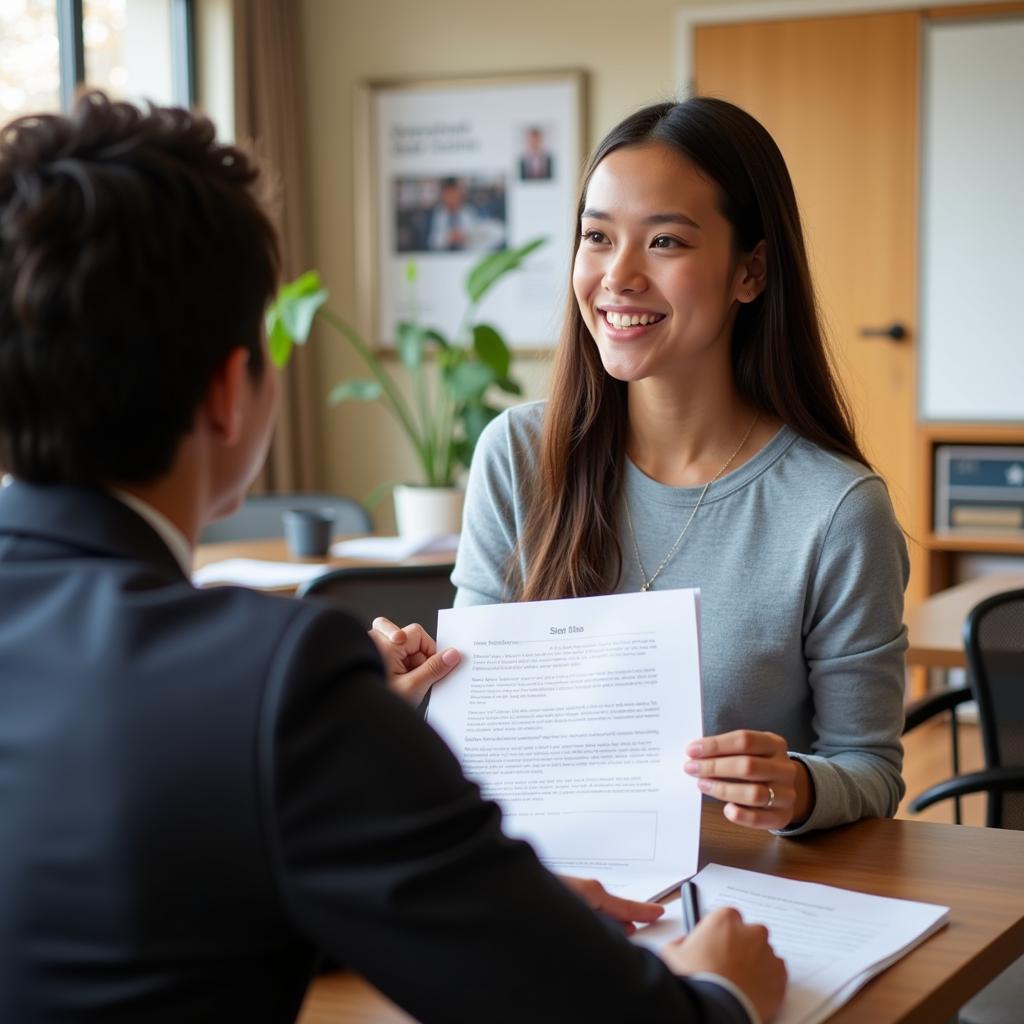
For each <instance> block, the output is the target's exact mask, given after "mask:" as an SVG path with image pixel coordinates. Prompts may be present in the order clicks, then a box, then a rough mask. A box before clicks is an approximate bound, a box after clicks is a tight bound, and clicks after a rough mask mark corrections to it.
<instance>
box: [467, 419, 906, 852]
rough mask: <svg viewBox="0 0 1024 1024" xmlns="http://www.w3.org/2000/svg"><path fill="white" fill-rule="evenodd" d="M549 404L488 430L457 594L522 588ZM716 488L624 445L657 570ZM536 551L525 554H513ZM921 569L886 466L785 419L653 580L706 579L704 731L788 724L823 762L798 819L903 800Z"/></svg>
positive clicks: (630, 491)
mask: <svg viewBox="0 0 1024 1024" xmlns="http://www.w3.org/2000/svg"><path fill="white" fill-rule="evenodd" d="M543 414H544V403H543V402H531V403H527V404H525V405H520V406H516V407H515V408H513V409H509V410H508V411H507V412H505V413H503V414H502V415H501V416H499V417H498V418H497V419H496V420H494V421H493V422H492V423H491V424H490V425H489V426H488V428H487V430H486V431H485V432H484V435H483V437H481V439H480V442H479V445H478V446H477V450H476V455H475V457H474V460H473V466H472V469H471V471H470V476H469V485H468V491H467V494H466V510H465V516H464V521H463V531H462V540H461V543H460V545H459V553H458V559H457V561H456V565H455V572H454V574H453V576H452V579H453V581H454V583H455V585H456V586H457V587H458V594H457V596H456V602H455V603H456V605H470V604H487V603H495V602H499V601H503V600H508V599H510V594H509V593H508V591H507V588H506V586H505V577H506V571H505V570H506V565H507V563H508V559H509V558H510V556H511V554H512V552H513V549H514V547H515V544H516V540H517V537H518V535H519V530H520V527H521V526H522V523H523V519H524V515H525V507H524V506H525V502H526V500H527V497H528V495H529V493H530V487H531V482H532V480H533V478H534V474H535V466H536V457H537V451H538V447H539V442H540V431H541V426H542V420H543ZM701 490H702V488H700V487H668V486H666V485H664V484H660V483H658V482H657V481H654V480H652V479H650V477H647V476H645V475H644V474H643V473H642V472H641V471H640V470H639V469H637V468H636V466H634V465H633V464H632V462H630V461H629V460H628V459H627V460H626V471H625V493H624V498H625V500H626V501H628V502H629V508H630V512H631V514H632V518H633V525H634V527H635V528H636V533H637V538H638V542H639V547H640V554H641V558H642V559H643V563H644V566H645V567H646V569H647V572H648V574H650V573H653V572H654V570H655V568H656V567H657V566H658V565H659V564H660V562H661V560H662V559H663V558H664V557H665V555H666V554H667V553H668V551H669V549H670V548H671V547H672V544H673V543H674V541H675V539H676V537H677V536H678V534H679V531H680V530H681V529H682V528H683V524H684V523H685V522H686V518H687V517H688V516H689V514H690V512H691V511H692V509H693V506H694V505H695V504H696V501H697V499H698V497H699V496H700V492H701ZM619 529H620V533H619V541H620V544H621V545H622V553H623V567H622V578H621V580H620V581H619V585H618V586H617V587H616V592H620V593H621V592H629V591H634V590H639V589H640V586H641V583H642V582H643V581H642V577H641V575H640V571H639V568H638V567H637V564H636V556H635V553H634V550H633V543H632V540H631V538H630V535H629V532H628V528H627V526H626V525H625V517H624V516H622V515H621V514H620V527H619ZM523 561H524V560H523ZM522 568H523V562H522V561H521V563H520V565H519V566H518V568H517V570H516V571H519V572H521V571H522ZM908 575H909V563H908V558H907V549H906V544H905V543H904V539H903V535H902V533H901V532H900V529H899V526H898V525H897V523H896V519H895V516H894V514H893V510H892V505H891V503H890V501H889V495H888V492H887V491H886V488H885V485H884V484H883V483H882V481H881V480H880V479H879V477H877V476H875V475H874V474H872V473H870V472H869V471H868V470H867V469H865V468H864V467H863V466H862V465H860V464H859V463H857V462H854V461H852V460H850V459H847V458H844V457H843V456H840V455H836V454H834V453H832V452H828V451H825V450H824V449H822V448H820V447H818V446H817V445H815V444H812V443H811V442H809V441H807V440H804V439H803V438H801V437H799V436H798V435H796V434H795V433H794V432H793V431H791V430H790V429H789V428H788V427H783V428H782V429H781V430H780V431H779V432H778V433H777V434H776V435H775V437H773V438H772V440H771V441H769V442H768V444H767V445H765V447H764V448H762V449H761V451H760V452H758V453H757V454H756V455H755V456H754V457H753V458H752V459H751V460H750V461H749V462H747V463H745V464H744V465H742V466H740V467H739V468H738V469H737V470H735V471H734V472H732V473H728V474H726V475H725V476H723V477H722V478H721V479H719V480H717V481H715V483H713V484H712V485H711V487H710V488H708V492H707V496H706V497H705V498H704V502H703V504H702V505H701V507H700V509H698V511H697V514H696V516H695V517H694V520H693V523H692V524H691V526H690V529H689V530H688V532H687V534H686V536H685V538H684V539H683V543H682V545H681V546H680V548H679V550H678V551H677V552H676V555H675V557H674V558H673V559H672V560H671V561H670V562H669V564H668V565H667V566H666V567H665V568H664V569H663V570H662V572H661V575H660V576H659V577H658V579H657V581H656V582H655V584H654V588H653V589H668V588H670V587H699V588H700V591H701V652H702V663H703V679H704V698H703V699H704V733H705V735H714V734H716V733H721V732H728V731H729V730H732V729H741V728H743V729H761V730H768V731H770V732H775V733H778V734H779V735H781V736H784V737H785V738H786V741H787V744H788V746H789V749H790V751H791V754H792V756H794V757H796V758H798V759H799V760H801V761H803V763H804V764H805V765H806V766H807V768H808V769H809V771H810V773H811V777H812V780H813V783H814V789H815V805H814V810H813V811H812V812H811V815H810V817H809V818H808V819H807V821H806V822H805V823H804V824H803V825H802V826H801V827H800V828H797V829H791V830H788V831H787V833H786V834H796V833H798V832H805V831H809V830H811V829H818V828H829V827H831V826H834V825H840V824H843V823H845V822H850V821H856V820H857V819H858V818H862V817H866V816H871V815H892V814H893V813H895V811H896V807H897V804H898V803H899V800H900V798H901V797H902V795H903V791H904V785H903V780H902V777H901V775H900V768H901V766H902V761H903V748H902V746H901V744H900V732H901V731H902V727H903V694H904V657H903V656H904V652H905V650H906V647H907V640H906V629H905V628H904V626H903V591H904V589H905V588H906V584H907V578H908ZM682 761H683V756H682V752H680V766H681V765H682ZM680 770H681V768H680Z"/></svg>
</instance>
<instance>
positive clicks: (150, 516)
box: [110, 487, 192, 577]
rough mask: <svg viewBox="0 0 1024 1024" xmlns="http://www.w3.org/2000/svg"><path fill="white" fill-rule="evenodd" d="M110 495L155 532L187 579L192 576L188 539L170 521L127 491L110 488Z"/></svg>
mask: <svg viewBox="0 0 1024 1024" xmlns="http://www.w3.org/2000/svg"><path fill="white" fill-rule="evenodd" d="M110 493H111V494H112V495H113V496H114V497H115V498H117V500H118V501H120V502H122V503H123V504H125V505H127V506H128V507H129V508H130V509H131V510H132V511H133V512H137V513H138V514H139V515H140V516H142V518H143V519H145V520H146V522H147V523H149V525H150V526H152V527H153V529H154V530H155V531H156V533H157V535H158V536H159V537H160V539H161V540H162V541H163V542H164V543H165V544H166V545H167V547H168V548H169V549H170V552H171V554H172V555H174V560H175V561H176V562H177V563H178V565H180V566H181V571H182V572H183V573H184V574H185V575H186V576H188V577H191V575H192V545H191V544H189V542H188V538H187V537H186V536H185V534H183V533H182V532H181V530H179V529H178V528H177V527H176V526H175V525H174V523H172V522H171V521H170V519H168V518H167V516H165V515H164V514H163V513H162V512H160V511H158V510H157V509H155V508H154V507H153V506H152V505H150V504H149V502H147V501H143V500H142V499H141V498H140V497H138V496H137V495H134V494H129V493H128V492H127V491H120V490H118V489H117V488H116V487H112V488H111V490H110Z"/></svg>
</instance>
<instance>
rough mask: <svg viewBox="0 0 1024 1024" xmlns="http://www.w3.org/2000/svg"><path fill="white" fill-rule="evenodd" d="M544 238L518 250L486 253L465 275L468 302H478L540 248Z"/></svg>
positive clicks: (534, 240)
mask: <svg viewBox="0 0 1024 1024" xmlns="http://www.w3.org/2000/svg"><path fill="white" fill-rule="evenodd" d="M546 241H547V239H546V238H535V239H533V240H532V241H530V242H527V243H526V245H521V246H520V247H519V248H518V249H502V250H501V251H499V252H491V253H488V254H487V255H486V256H485V257H484V258H483V259H482V260H480V262H479V263H477V264H476V265H475V266H473V267H471V268H470V271H469V274H467V275H466V292H467V293H468V294H469V300H470V302H479V301H480V299H481V298H483V296H484V293H485V292H486V291H487V290H488V289H489V288H490V287H491V285H493V284H494V283H495V282H496V281H499V280H500V279H501V278H502V277H504V276H505V274H507V273H508V272H509V271H510V270H515V268H516V267H518V266H519V265H520V264H521V263H522V262H523V260H524V259H526V257H527V256H529V255H530V253H532V252H533V251H534V249H538V248H540V246H542V245H543V244H544V243H545V242H546Z"/></svg>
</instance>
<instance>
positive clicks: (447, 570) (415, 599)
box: [298, 562, 455, 637]
mask: <svg viewBox="0 0 1024 1024" xmlns="http://www.w3.org/2000/svg"><path fill="white" fill-rule="evenodd" d="M453 568H454V566H453V565H452V563H451V562H446V563H444V564H442V565H388V566H367V567H366V568H362V567H351V568H342V569H333V570H331V571H330V572H326V573H324V574H323V575H322V576H317V577H316V579H313V580H310V581H309V582H308V583H306V584H304V585H303V586H302V587H300V589H299V592H298V596H299V597H312V598H316V599H317V600H321V601H329V602H330V603H331V604H334V605H337V606H338V607H340V608H344V609H345V610H346V611H347V612H349V613H350V614H351V615H353V616H354V617H355V618H356V619H357V620H358V621H359V622H360V623H361V624H362V626H363V627H364V628H365V629H369V628H370V624H371V623H372V622H373V620H374V619H375V618H376V617H377V616H378V615H383V616H385V617H386V618H389V619H391V621H392V622H396V623H397V624H398V625H399V626H408V625H411V624H412V623H414V622H418V623H419V624H420V625H421V626H422V627H423V628H424V629H425V630H427V632H428V633H430V635H431V636H432V637H436V636H437V613H438V610H439V609H441V608H451V606H452V603H453V602H454V600H455V588H454V587H453V586H452V581H451V575H452V569H453Z"/></svg>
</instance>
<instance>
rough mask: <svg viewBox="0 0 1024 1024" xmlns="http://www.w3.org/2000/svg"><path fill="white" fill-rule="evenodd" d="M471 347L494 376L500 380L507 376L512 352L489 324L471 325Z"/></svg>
mask: <svg viewBox="0 0 1024 1024" xmlns="http://www.w3.org/2000/svg"><path fill="white" fill-rule="evenodd" d="M473 349H474V351H475V352H476V354H477V355H478V356H479V357H480V359H481V360H482V361H483V362H485V363H486V364H487V365H488V366H489V367H490V368H491V369H492V370H493V371H494V375H495V377H497V378H498V379H499V380H500V379H501V378H503V377H507V376H508V370H509V367H510V366H511V365H512V353H511V352H509V350H508V345H506V344H505V342H504V339H503V338H502V337H501V335H500V334H499V333H498V332H497V331H496V330H495V329H494V328H493V327H491V326H490V325H489V324H476V325H475V326H474V327H473Z"/></svg>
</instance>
